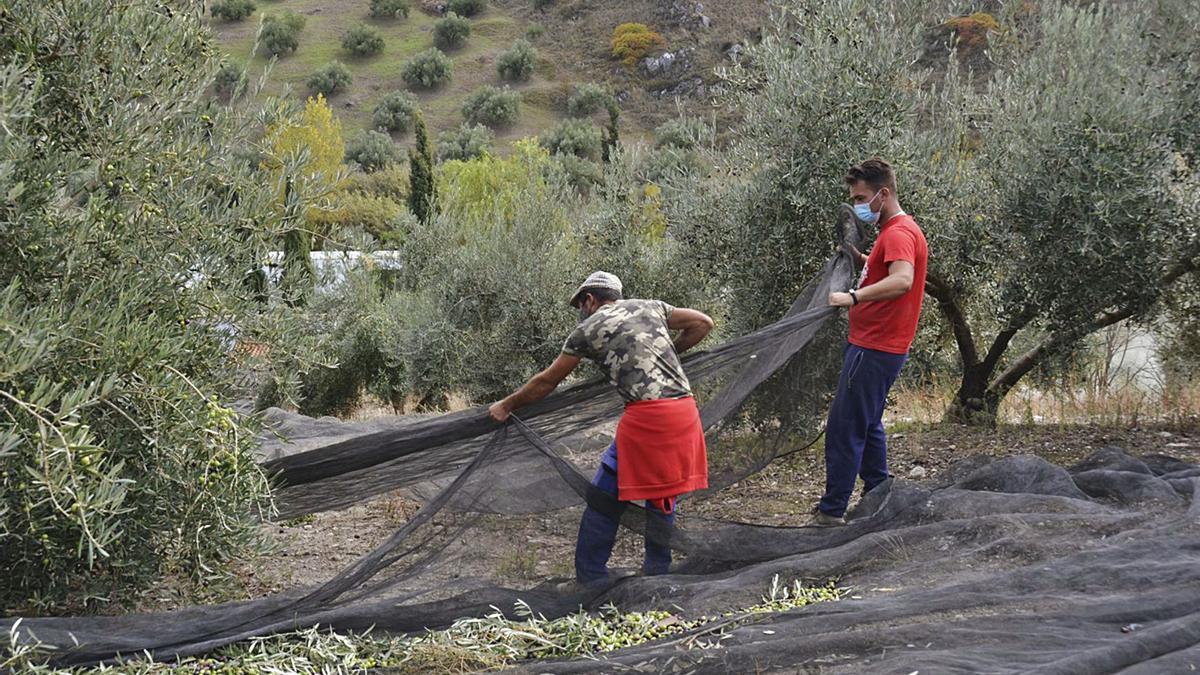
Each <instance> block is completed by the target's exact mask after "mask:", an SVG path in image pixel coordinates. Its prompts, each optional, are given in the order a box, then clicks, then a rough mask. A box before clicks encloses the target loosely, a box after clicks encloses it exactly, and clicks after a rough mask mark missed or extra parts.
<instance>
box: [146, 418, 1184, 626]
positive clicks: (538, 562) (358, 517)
mask: <svg viewBox="0 0 1200 675" xmlns="http://www.w3.org/2000/svg"><path fill="white" fill-rule="evenodd" d="M1110 445H1115V446H1118V447H1121V448H1123V449H1125V450H1126V451H1128V452H1130V453H1131V454H1134V455H1141V454H1149V453H1162V454H1168V455H1172V456H1174V457H1178V458H1179V459H1182V460H1185V461H1189V462H1198V463H1200V428H1186V429H1178V428H1170V429H1166V428H1135V429H1122V428H1109V427H1097V426H1059V425H1035V426H1001V427H998V428H995V429H976V428H969V427H962V426H956V425H931V426H914V425H911V424H896V425H893V426H892V427H891V428H890V429H889V457H890V462H891V469H892V472H893V473H894V474H895V475H896V476H898V477H900V478H903V479H908V480H930V479H935V478H937V477H938V475H939V473H941V472H943V471H944V470H945V469H946V467H948V466H949V465H951V464H953V463H954V462H956V461H958V460H961V459H964V458H966V457H969V456H971V455H974V454H986V455H992V456H1006V455H1015V454H1033V455H1038V456H1040V457H1042V458H1044V459H1046V460H1048V461H1050V462H1052V463H1055V464H1058V465H1062V466H1069V465H1071V464H1073V463H1075V462H1077V461H1079V460H1081V459H1083V458H1084V457H1087V456H1088V455H1089V454H1091V453H1092V452H1094V451H1095V450H1098V449H1100V448H1102V447H1106V446H1110ZM823 485H824V465H823V454H822V447H821V445H820V443H818V444H816V445H814V447H812V448H810V449H808V450H805V451H802V452H797V453H796V454H793V455H791V456H789V457H787V458H785V459H781V460H778V461H777V462H775V463H774V464H772V465H770V466H768V467H767V468H766V469H764V470H763V471H761V472H759V473H757V474H755V475H753V476H751V477H749V478H747V479H745V480H743V481H741V482H740V483H736V484H734V485H732V486H730V487H728V488H726V489H724V490H721V491H719V492H717V493H715V494H712V495H710V496H708V498H706V499H703V500H697V501H696V502H695V503H693V504H688V503H687V502H686V501H685V502H684V503H682V504H681V513H683V514H685V515H686V514H688V513H692V514H699V515H704V516H707V517H711V518H725V519H736V520H740V521H746V520H752V521H754V522H758V523H763V524H771V525H805V524H808V523H809V520H810V518H811V515H810V511H811V509H812V507H813V505H814V504H815V503H816V501H817V500H818V499H819V498H820V495H821V492H822V488H823ZM418 506H419V504H418V503H417V502H415V501H413V500H410V499H406V498H404V497H400V496H397V495H385V496H383V497H380V498H377V499H373V500H371V501H368V502H364V503H362V504H359V505H357V506H355V507H353V508H350V509H347V510H344V511H339V512H329V513H320V514H316V515H313V516H308V517H305V518H300V519H297V520H295V521H289V522H284V523H272V524H265V525H264V526H263V528H264V534H266V535H268V536H269V538H270V539H272V540H273V542H274V544H273V546H274V552H272V553H270V554H267V555H263V556H261V557H259V558H258V559H255V560H247V561H245V562H244V563H243V564H242V565H241V566H240V573H239V582H238V586H239V588H237V589H236V593H235V594H236V595H241V596H243V597H255V596H260V595H263V594H266V593H271V592H274V591H279V590H283V589H287V588H294V587H297V586H305V585H311V584H317V583H320V582H322V581H325V580H326V579H328V578H330V577H331V576H332V575H333V574H335V573H336V572H338V571H339V570H341V569H342V568H344V567H345V566H346V565H348V564H349V563H351V562H352V561H353V560H355V559H356V558H357V557H358V556H360V555H362V554H364V553H366V552H368V551H370V550H371V549H372V548H373V547H375V546H376V545H377V544H379V543H380V542H382V541H383V540H384V539H385V538H386V537H387V536H389V535H390V534H391V533H392V532H394V531H395V529H396V528H398V527H399V526H400V525H401V524H403V523H404V522H405V521H406V520H407V519H408V518H409V517H410V516H411V515H412V514H413V513H414V512H415V511H416V509H417V508H418ZM579 513H580V511H579V509H578V508H571V509H564V510H561V511H557V512H553V513H545V514H536V515H526V516H486V517H484V518H483V519H482V522H481V523H480V526H479V527H477V528H475V529H473V530H472V533H471V537H472V541H471V549H472V551H473V554H472V555H471V556H470V557H468V558H466V559H465V560H464V562H463V564H462V565H461V566H458V567H457V568H456V569H455V570H454V572H453V575H454V576H455V577H460V576H461V577H463V578H464V579H479V580H485V581H487V582H490V583H500V584H504V585H509V586H512V587H517V588H521V587H529V586H533V585H535V584H537V583H539V582H541V581H544V580H545V579H547V578H569V577H571V576H572V573H573V568H572V557H573V550H574V540H575V532H576V528H577V527H578V522H579ZM447 518H453V516H447ZM641 547H642V545H641V542H640V540H639V539H638V537H637V536H635V535H633V534H631V533H628V532H624V531H623V532H622V533H621V536H620V538H619V539H618V543H617V548H616V550H615V552H614V556H613V562H612V564H613V565H616V566H622V567H631V568H636V567H638V566H639V565H640V558H641ZM474 552H478V553H479V554H478V555H476V554H475V553H474ZM448 581H450V582H451V583H453V581H454V580H452V579H451V580H448ZM214 590H215V589H214ZM155 596H156V597H153V598H147V599H146V600H147V602H146V603H145V605H148V606H149V607H154V608H159V609H162V608H167V607H172V606H177V605H182V604H185V602H184V601H183V599H182V598H180V597H179V596H177V595H176V594H174V593H173V592H172V591H171V589H170V588H169V587H166V586H164V587H160V589H159V590H158V591H156V592H155ZM226 597H228V596H226Z"/></svg>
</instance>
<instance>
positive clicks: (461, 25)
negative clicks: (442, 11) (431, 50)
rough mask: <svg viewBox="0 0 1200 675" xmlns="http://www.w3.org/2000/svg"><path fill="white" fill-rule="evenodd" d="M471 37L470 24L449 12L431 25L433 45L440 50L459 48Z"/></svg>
mask: <svg viewBox="0 0 1200 675" xmlns="http://www.w3.org/2000/svg"><path fill="white" fill-rule="evenodd" d="M470 36H471V22H470V21H468V20H467V19H466V18H465V17H462V16H459V15H457V14H455V13H454V12H450V13H449V14H447V15H446V16H445V17H443V18H441V19H438V20H437V21H435V22H434V24H433V43H434V44H435V45H437V46H438V47H440V48H442V49H456V48H458V47H461V46H462V45H463V43H465V42H466V41H467V38H468V37H470Z"/></svg>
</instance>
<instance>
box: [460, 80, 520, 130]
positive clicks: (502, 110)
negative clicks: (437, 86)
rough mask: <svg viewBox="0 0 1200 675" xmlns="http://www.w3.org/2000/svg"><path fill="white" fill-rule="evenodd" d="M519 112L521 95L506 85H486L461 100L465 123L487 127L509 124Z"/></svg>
mask: <svg viewBox="0 0 1200 675" xmlns="http://www.w3.org/2000/svg"><path fill="white" fill-rule="evenodd" d="M520 112H521V95H520V94H518V93H517V92H515V91H512V90H511V89H509V88H508V87H507V86H505V87H504V88H503V89H501V88H499V87H493V86H490V85H489V86H486V87H483V88H481V89H479V90H478V91H476V92H475V93H473V94H471V95H470V96H468V97H467V99H466V100H465V101H463V105H462V115H463V119H464V120H466V123H467V124H485V125H487V126H489V127H498V126H506V125H510V124H512V123H514V122H516V121H517V116H518V115H519V114H520Z"/></svg>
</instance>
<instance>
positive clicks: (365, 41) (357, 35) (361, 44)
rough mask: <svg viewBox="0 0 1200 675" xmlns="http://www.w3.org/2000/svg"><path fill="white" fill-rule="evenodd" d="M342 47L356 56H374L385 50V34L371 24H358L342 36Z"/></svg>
mask: <svg viewBox="0 0 1200 675" xmlns="http://www.w3.org/2000/svg"><path fill="white" fill-rule="evenodd" d="M342 49H345V50H346V51H348V52H350V53H351V54H354V55H355V56H373V55H375V54H378V53H379V52H381V51H383V36H382V35H380V34H379V31H378V30H375V29H374V28H372V27H370V26H364V25H358V26H355V27H354V28H351V29H350V30H349V31H347V32H346V34H345V35H344V36H342Z"/></svg>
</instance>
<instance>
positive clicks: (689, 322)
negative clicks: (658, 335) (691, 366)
mask: <svg viewBox="0 0 1200 675" xmlns="http://www.w3.org/2000/svg"><path fill="white" fill-rule="evenodd" d="M713 325H714V324H713V320H712V317H710V316H709V315H707V314H705V313H704V312H698V311H696V310H694V309H687V308H686V307H676V308H675V310H674V311H673V312H671V316H670V317H668V318H667V328H670V329H671V330H677V331H680V333H679V335H677V336H675V342H674V344H675V353H676V354H682V353H684V352H686V351H687V350H689V349H691V348H692V347H695V346H696V344H697V343H698V342H700V341H701V340H703V339H704V336H706V335H708V332H709V331H711V330H712V329H713Z"/></svg>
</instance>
